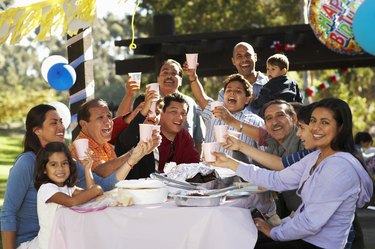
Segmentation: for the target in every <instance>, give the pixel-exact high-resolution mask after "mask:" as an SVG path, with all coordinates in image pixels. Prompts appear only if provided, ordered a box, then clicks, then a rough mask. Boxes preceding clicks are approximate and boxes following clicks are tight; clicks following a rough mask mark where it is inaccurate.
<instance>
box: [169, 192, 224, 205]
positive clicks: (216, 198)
mask: <svg viewBox="0 0 375 249" xmlns="http://www.w3.org/2000/svg"><path fill="white" fill-rule="evenodd" d="M174 201H175V203H176V205H177V206H181V207H213V206H219V205H220V204H221V203H222V202H224V201H225V194H221V195H209V196H190V195H175V196H174Z"/></svg>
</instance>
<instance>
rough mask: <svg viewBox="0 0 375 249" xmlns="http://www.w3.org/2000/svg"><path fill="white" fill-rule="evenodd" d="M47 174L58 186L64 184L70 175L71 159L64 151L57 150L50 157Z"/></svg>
mask: <svg viewBox="0 0 375 249" xmlns="http://www.w3.org/2000/svg"><path fill="white" fill-rule="evenodd" d="M45 174H47V176H48V178H49V179H50V180H51V181H52V182H54V183H55V184H56V185H57V186H59V187H63V186H64V182H65V181H66V180H67V179H68V177H69V175H70V168H69V161H68V158H67V157H66V155H65V153H64V152H55V153H53V154H52V155H51V156H50V157H49V158H48V162H47V164H46V170H45Z"/></svg>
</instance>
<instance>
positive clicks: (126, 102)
mask: <svg viewBox="0 0 375 249" xmlns="http://www.w3.org/2000/svg"><path fill="white" fill-rule="evenodd" d="M137 89H138V85H137V83H136V82H134V81H132V80H131V78H130V77H128V79H127V81H126V83H125V96H124V98H123V99H122V100H121V103H120V105H119V107H118V108H117V112H116V117H117V116H120V115H125V114H126V113H129V112H130V111H131V105H132V102H133V96H134V95H135V92H136V91H137Z"/></svg>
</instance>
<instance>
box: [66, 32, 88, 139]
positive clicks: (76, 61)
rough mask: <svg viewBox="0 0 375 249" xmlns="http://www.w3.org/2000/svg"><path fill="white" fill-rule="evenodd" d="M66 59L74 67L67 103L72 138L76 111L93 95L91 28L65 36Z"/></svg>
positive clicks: (76, 126)
mask: <svg viewBox="0 0 375 249" xmlns="http://www.w3.org/2000/svg"><path fill="white" fill-rule="evenodd" d="M67 50H68V61H69V64H70V65H71V66H73V67H74V68H75V71H76V74H77V79H76V83H75V84H74V85H73V86H72V87H71V88H70V89H69V95H70V98H69V105H70V112H71V114H72V122H71V125H70V128H71V130H72V140H74V139H75V138H76V137H77V135H78V133H79V129H78V124H77V112H78V110H79V107H80V106H81V105H82V104H83V103H85V102H86V101H87V100H90V99H93V98H94V97H95V94H94V93H95V83H94V64H93V49H92V35H91V28H86V29H83V30H80V31H79V32H78V34H77V35H74V36H68V37H67Z"/></svg>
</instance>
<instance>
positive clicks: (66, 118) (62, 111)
mask: <svg viewBox="0 0 375 249" xmlns="http://www.w3.org/2000/svg"><path fill="white" fill-rule="evenodd" d="M48 104H49V105H51V106H53V107H55V108H56V111H57V113H58V114H59V115H60V117H61V118H62V122H63V125H64V126H65V129H67V128H68V127H69V125H70V121H71V115H70V111H69V108H68V107H67V106H66V105H65V104H63V103H61V102H58V101H54V102H51V103H48Z"/></svg>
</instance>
